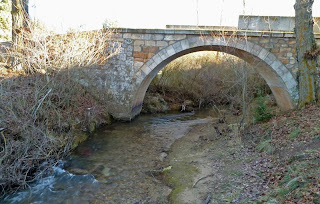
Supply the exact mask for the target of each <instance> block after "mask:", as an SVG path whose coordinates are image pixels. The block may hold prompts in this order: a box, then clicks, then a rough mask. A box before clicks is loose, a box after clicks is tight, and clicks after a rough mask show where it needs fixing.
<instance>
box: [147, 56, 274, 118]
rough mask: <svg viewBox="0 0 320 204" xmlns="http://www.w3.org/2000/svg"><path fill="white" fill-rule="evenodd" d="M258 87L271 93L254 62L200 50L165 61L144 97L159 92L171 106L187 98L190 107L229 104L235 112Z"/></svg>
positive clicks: (179, 105) (252, 96) (180, 105)
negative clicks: (253, 64)
mask: <svg viewBox="0 0 320 204" xmlns="http://www.w3.org/2000/svg"><path fill="white" fill-rule="evenodd" d="M259 91H261V93H262V95H266V94H270V93H271V91H270V89H269V87H268V85H267V84H266V83H265V81H264V79H263V78H262V77H260V75H259V74H258V73H257V71H256V70H255V67H254V66H250V65H249V64H247V63H246V62H244V61H242V60H240V59H239V58H237V57H233V56H231V55H228V54H224V53H218V52H200V53H193V54H189V55H185V56H183V57H180V58H178V59H176V60H174V61H172V62H171V63H170V64H168V65H167V66H166V67H165V68H164V69H163V70H162V71H161V72H160V73H159V74H158V75H157V76H156V77H155V78H154V80H153V81H152V83H151V85H150V87H149V89H148V91H147V94H146V98H148V97H149V96H150V95H151V96H154V95H157V94H158V95H161V96H162V97H163V99H164V100H165V101H166V102H168V103H169V104H170V106H171V109H176V108H175V107H178V108H179V109H180V110H181V107H182V106H183V105H184V104H186V102H187V103H189V105H190V104H192V107H193V108H202V107H206V106H215V105H230V107H231V109H232V111H234V112H235V113H237V112H239V111H241V110H242V108H243V104H244V100H243V99H244V97H245V100H246V101H245V103H246V104H248V103H249V102H250V101H251V100H252V99H254V98H255V97H257V96H258V93H259ZM190 101H191V102H190ZM145 103H147V101H145ZM146 106H147V104H145V107H146Z"/></svg>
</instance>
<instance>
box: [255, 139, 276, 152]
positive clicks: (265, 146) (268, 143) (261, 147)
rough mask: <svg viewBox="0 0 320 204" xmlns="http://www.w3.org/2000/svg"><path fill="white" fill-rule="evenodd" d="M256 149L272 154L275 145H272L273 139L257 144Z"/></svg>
mask: <svg viewBox="0 0 320 204" xmlns="http://www.w3.org/2000/svg"><path fill="white" fill-rule="evenodd" d="M256 150H257V151H259V152H266V153H269V154H270V153H272V152H273V151H274V147H273V146H272V145H271V140H264V141H262V142H260V143H259V144H258V145H257V147H256Z"/></svg>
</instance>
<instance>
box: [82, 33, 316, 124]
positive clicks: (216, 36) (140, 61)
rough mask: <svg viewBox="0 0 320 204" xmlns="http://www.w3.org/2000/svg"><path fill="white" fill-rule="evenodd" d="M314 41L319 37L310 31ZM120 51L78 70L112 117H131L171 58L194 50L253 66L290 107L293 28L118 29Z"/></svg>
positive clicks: (293, 78) (282, 104)
mask: <svg viewBox="0 0 320 204" xmlns="http://www.w3.org/2000/svg"><path fill="white" fill-rule="evenodd" d="M315 36H316V39H317V43H318V44H319V42H320V41H319V40H320V39H319V38H320V36H319V35H318V34H316V35H315ZM115 38H116V40H117V41H119V43H120V44H121V51H120V54H118V55H117V56H115V57H113V58H111V59H110V60H109V61H108V63H107V64H106V65H104V66H96V67H93V68H90V69H86V70H84V72H85V73H86V74H85V76H87V78H86V79H85V78H83V79H80V82H83V84H85V85H87V86H90V87H94V88H93V89H91V90H93V92H94V94H97V95H98V98H99V99H100V100H101V101H102V102H103V103H104V104H105V105H106V106H107V109H108V110H109V112H110V113H111V114H112V115H113V116H114V117H115V118H117V119H124V120H131V119H132V118H133V117H135V116H136V115H138V114H139V113H140V111H141V107H142V103H143V99H144V96H145V93H146V90H147V88H148V86H149V84H150V83H151V81H152V79H153V78H154V77H155V76H156V75H157V73H158V72H159V71H160V70H161V69H162V68H163V67H165V65H167V64H168V63H169V62H171V61H172V60H174V59H176V58H178V57H180V56H182V55H185V54H188V53H192V52H196V51H220V52H225V53H229V54H232V55H235V56H237V57H239V58H241V59H243V60H245V61H247V62H249V63H252V64H254V65H255V67H256V68H257V70H258V72H259V74H260V75H261V76H262V77H263V78H264V79H265V80H266V82H267V84H268V85H269V86H270V88H271V90H272V92H273V94H274V96H275V98H276V101H277V104H278V105H279V106H280V107H281V108H282V109H285V110H286V109H292V108H294V107H295V106H296V104H297V101H298V98H299V93H298V84H297V71H298V67H297V61H296V48H295V46H296V41H295V35H294V33H293V32H279V31H273V32H272V31H269V32H268V31H245V30H243V31H241V30H240V31H234V30H232V29H230V30H228V31H226V30H209V29H202V30H199V29H198V30H193V29H119V30H118V33H117V34H116V36H115ZM213 88H214V87H213Z"/></svg>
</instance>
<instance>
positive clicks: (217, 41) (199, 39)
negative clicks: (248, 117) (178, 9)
mask: <svg viewBox="0 0 320 204" xmlns="http://www.w3.org/2000/svg"><path fill="white" fill-rule="evenodd" d="M196 51H221V52H225V53H228V54H232V55H235V56H237V57H239V58H241V59H243V60H245V61H247V62H249V63H254V64H256V65H257V66H256V67H257V69H258V72H259V73H260V75H261V76H262V77H263V78H264V79H265V80H266V82H267V84H268V85H269V87H270V88H271V90H272V92H273V94H274V96H275V98H276V101H277V104H278V105H279V107H280V108H281V109H284V110H287V109H292V108H294V107H295V106H296V104H297V100H298V98H299V96H298V88H297V81H296V79H295V78H294V76H293V75H292V73H291V72H290V71H289V70H288V69H287V67H286V66H285V65H284V64H283V63H282V62H281V61H280V60H278V59H277V57H276V56H275V55H274V54H273V53H271V52H270V51H268V50H267V49H265V48H263V47H261V46H260V45H258V44H255V43H253V42H250V41H249V40H246V39H245V38H237V37H225V36H210V37H208V36H205V37H203V36H195V37H187V38H186V39H183V40H180V41H177V42H175V43H174V44H172V45H169V46H167V47H165V48H163V49H161V50H160V51H159V52H158V53H156V54H155V55H154V56H153V57H151V58H150V59H149V60H148V61H147V62H146V63H145V64H144V65H143V66H142V67H141V68H140V69H138V71H137V72H136V73H135V77H134V78H135V79H136V83H137V86H136V87H137V89H136V91H135V94H134V100H133V101H132V106H131V107H132V108H131V115H138V114H139V113H140V111H141V107H142V103H143V99H144V96H145V93H146V91H147V89H148V87H149V85H150V83H151V81H152V79H153V78H154V77H155V76H156V74H157V73H158V72H159V71H160V70H161V69H162V68H163V67H165V66H166V65H167V64H168V63H169V62H171V61H172V60H174V59H176V58H178V57H180V56H183V55H185V54H189V53H192V52H196Z"/></svg>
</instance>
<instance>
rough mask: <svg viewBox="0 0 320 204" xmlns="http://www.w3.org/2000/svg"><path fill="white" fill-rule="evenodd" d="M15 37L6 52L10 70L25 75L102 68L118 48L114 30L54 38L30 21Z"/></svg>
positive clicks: (54, 35)
mask: <svg viewBox="0 0 320 204" xmlns="http://www.w3.org/2000/svg"><path fill="white" fill-rule="evenodd" d="M27 26H28V27H26V28H23V29H21V30H19V33H16V35H17V37H16V39H17V40H16V41H14V42H13V44H12V46H11V47H10V48H9V49H8V51H7V56H9V57H10V58H11V62H13V64H12V65H13V66H14V67H13V68H17V67H20V68H21V69H23V70H25V71H27V72H34V71H39V70H48V69H50V70H55V71H57V70H61V69H67V68H75V67H89V66H91V65H93V64H104V63H105V62H106V61H107V60H108V59H109V58H110V57H112V56H114V55H116V54H118V53H119V51H120V44H119V43H117V42H114V41H112V40H113V35H114V33H115V30H114V29H113V28H110V27H108V28H105V29H102V30H96V31H83V32H79V31H76V30H70V31H69V32H68V33H66V34H56V33H54V32H53V31H50V30H48V29H46V28H45V27H44V26H42V25H40V24H39V23H35V22H33V21H29V22H28V23H27Z"/></svg>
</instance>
